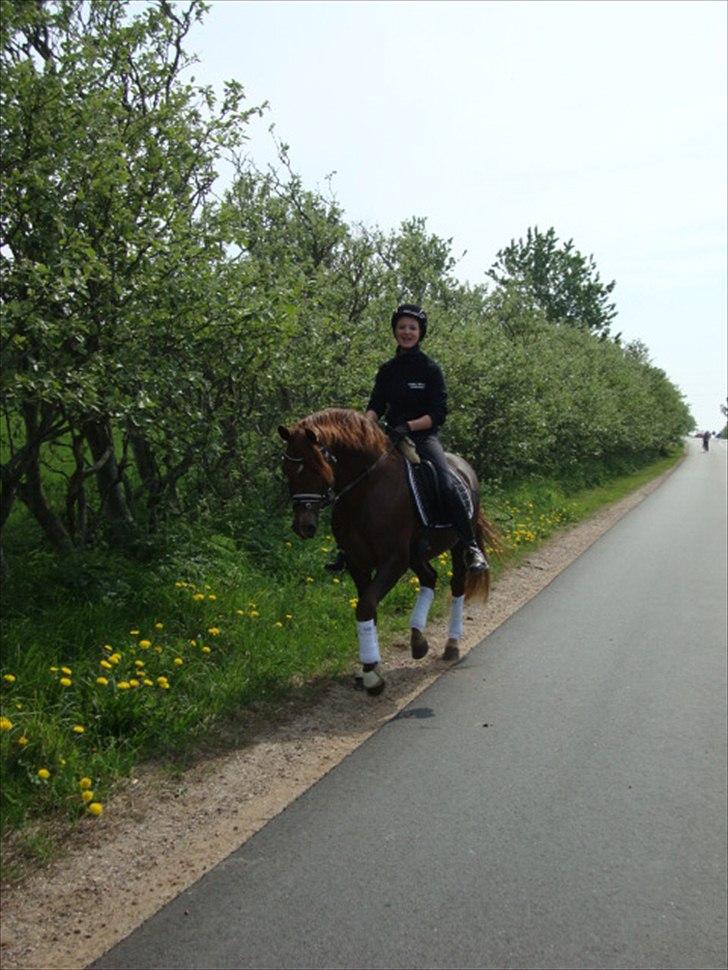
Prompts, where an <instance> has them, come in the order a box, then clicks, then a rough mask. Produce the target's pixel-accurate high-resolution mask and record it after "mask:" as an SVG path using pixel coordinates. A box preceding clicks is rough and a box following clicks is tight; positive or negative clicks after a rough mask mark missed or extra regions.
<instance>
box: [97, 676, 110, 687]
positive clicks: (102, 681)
mask: <svg viewBox="0 0 728 970" xmlns="http://www.w3.org/2000/svg"><path fill="white" fill-rule="evenodd" d="M108 682H109V680H108V678H107V677H97V678H96V683H97V684H98V685H99V686H100V687H106V685H107V684H108Z"/></svg>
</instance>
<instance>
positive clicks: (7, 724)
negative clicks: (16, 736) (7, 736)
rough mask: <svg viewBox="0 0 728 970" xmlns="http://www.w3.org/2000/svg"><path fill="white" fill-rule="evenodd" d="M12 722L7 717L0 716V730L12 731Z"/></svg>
mask: <svg viewBox="0 0 728 970" xmlns="http://www.w3.org/2000/svg"><path fill="white" fill-rule="evenodd" d="M12 729H13V722H12V721H11V720H10V718H9V717H0V731H12Z"/></svg>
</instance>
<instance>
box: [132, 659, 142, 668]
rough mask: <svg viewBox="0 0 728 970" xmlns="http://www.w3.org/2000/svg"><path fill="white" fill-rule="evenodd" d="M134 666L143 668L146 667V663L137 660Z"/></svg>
mask: <svg viewBox="0 0 728 970" xmlns="http://www.w3.org/2000/svg"><path fill="white" fill-rule="evenodd" d="M134 666H135V667H143V666H144V661H143V660H135V661H134Z"/></svg>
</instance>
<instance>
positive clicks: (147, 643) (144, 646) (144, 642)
mask: <svg viewBox="0 0 728 970" xmlns="http://www.w3.org/2000/svg"><path fill="white" fill-rule="evenodd" d="M151 645H152V641H151V640H140V641H139V646H140V647H141V648H142V650H148V649H149V648H150V647H151Z"/></svg>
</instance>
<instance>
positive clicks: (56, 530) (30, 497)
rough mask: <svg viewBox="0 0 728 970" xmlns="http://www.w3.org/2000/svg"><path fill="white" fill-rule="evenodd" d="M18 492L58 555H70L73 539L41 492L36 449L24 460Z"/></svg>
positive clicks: (72, 548) (72, 549)
mask: <svg viewBox="0 0 728 970" xmlns="http://www.w3.org/2000/svg"><path fill="white" fill-rule="evenodd" d="M18 494H19V496H20V498H21V499H22V500H23V502H25V504H26V505H27V506H28V508H29V510H30V512H31V513H32V515H33V516H34V517H35V519H36V521H37V522H38V525H39V526H40V527H41V529H42V530H43V532H44V533H45V535H46V537H47V539H48V541H49V542H50V544H51V545H52V546H53V548H54V549H55V551H56V552H57V553H58V554H59V555H60V556H69V555H71V553H72V552H73V551H74V545H73V541H72V540H71V537H70V536H69V534H68V532H67V531H66V529H65V527H64V525H63V523H62V522H61V520H60V519H59V518H58V516H57V515H56V513H55V512H54V511H53V509H52V508H51V507H50V505H49V504H48V500H47V499H46V497H45V494H44V493H43V486H42V483H41V475H40V463H39V459H38V451H37V450H36V452H35V454H34V455H32V456H30V457H28V459H27V461H26V464H25V481H24V482H23V484H22V485H21V487H20V489H19V492H18Z"/></svg>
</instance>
